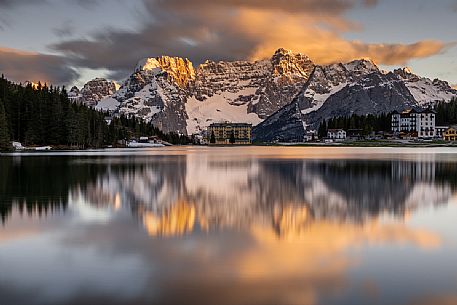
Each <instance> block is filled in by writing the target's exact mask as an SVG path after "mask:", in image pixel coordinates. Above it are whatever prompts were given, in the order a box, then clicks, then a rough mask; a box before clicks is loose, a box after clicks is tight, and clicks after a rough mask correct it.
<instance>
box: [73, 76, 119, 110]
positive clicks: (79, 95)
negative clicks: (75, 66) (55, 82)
mask: <svg viewBox="0 0 457 305" xmlns="http://www.w3.org/2000/svg"><path fill="white" fill-rule="evenodd" d="M118 89H119V85H118V84H117V83H116V82H114V81H108V80H106V79H104V78H95V79H93V80H91V81H89V82H88V83H86V84H85V85H84V87H83V88H82V89H81V90H79V89H78V88H77V87H73V88H72V89H71V90H70V92H69V94H68V96H69V98H70V99H72V100H73V101H75V102H79V103H84V104H86V105H87V106H90V107H95V106H97V104H98V103H99V102H100V101H101V100H103V99H105V98H107V97H109V96H111V95H113V94H114V93H115V92H116V91H117V90H118Z"/></svg>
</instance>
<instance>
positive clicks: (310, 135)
mask: <svg viewBox="0 0 457 305" xmlns="http://www.w3.org/2000/svg"><path fill="white" fill-rule="evenodd" d="M318 138H319V136H318V135H317V131H315V130H311V131H307V132H306V133H305V137H304V139H303V141H304V142H313V141H315V140H317V139H318Z"/></svg>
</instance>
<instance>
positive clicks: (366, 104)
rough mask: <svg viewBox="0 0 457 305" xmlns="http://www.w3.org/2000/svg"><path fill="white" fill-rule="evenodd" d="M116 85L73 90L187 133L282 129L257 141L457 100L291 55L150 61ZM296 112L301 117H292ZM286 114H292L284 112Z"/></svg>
mask: <svg viewBox="0 0 457 305" xmlns="http://www.w3.org/2000/svg"><path fill="white" fill-rule="evenodd" d="M113 86H114V85H113V84H111V83H110V82H108V81H106V80H103V79H96V80H93V81H91V82H89V83H88V84H86V86H84V88H83V89H81V91H80V92H77V91H76V90H75V91H74V92H72V93H71V98H73V99H74V100H77V101H83V102H85V103H86V104H88V105H94V104H97V107H98V108H99V109H104V110H112V111H114V112H116V113H120V114H126V115H134V116H138V117H140V118H143V119H145V120H148V121H152V122H153V123H154V124H155V125H157V126H158V127H159V128H161V129H163V130H164V131H166V132H180V133H183V134H192V133H196V132H200V131H202V130H205V129H206V128H207V126H208V125H209V124H211V123H212V122H220V121H234V122H247V123H252V124H253V125H259V124H260V123H261V122H264V121H265V120H270V121H275V124H272V123H271V122H268V121H265V124H262V125H259V128H257V129H256V130H257V131H258V132H256V135H257V136H259V135H260V134H261V133H263V132H266V130H265V129H262V128H261V127H262V126H268V130H269V131H268V133H270V132H271V131H272V129H271V128H272V126H276V125H278V124H279V125H284V126H283V127H285V125H288V127H287V128H285V130H288V131H287V132H284V130H279V131H278V135H277V138H281V139H283V138H284V136H285V135H286V134H290V135H291V136H292V132H289V131H291V130H295V131H297V130H298V128H305V129H312V128H314V127H315V126H316V124H318V123H319V121H320V120H322V119H324V118H325V119H326V118H330V117H332V116H340V115H350V114H352V113H358V114H367V113H381V112H388V111H392V110H401V109H404V108H407V107H423V106H425V105H428V104H430V103H435V102H436V101H440V100H449V99H451V98H452V97H453V96H457V90H455V89H452V88H451V86H450V85H449V84H448V83H447V82H444V81H441V80H437V79H435V80H430V79H427V78H422V77H419V76H417V75H415V74H413V73H412V72H411V71H410V70H409V69H407V68H403V69H398V70H395V71H394V72H384V71H381V70H380V69H379V68H378V67H377V66H376V64H375V63H373V62H372V61H370V60H355V61H352V62H349V63H345V64H343V63H340V64H332V65H327V66H318V65H314V64H313V62H312V61H311V60H310V59H309V58H308V57H307V56H305V55H302V54H295V53H292V52H290V51H287V50H284V49H279V50H277V51H276V52H275V54H273V56H272V57H271V58H269V59H265V60H260V61H256V62H248V61H235V62H224V61H220V62H214V61H206V62H205V63H203V64H201V65H200V66H198V67H197V68H194V67H193V65H192V63H191V62H190V61H189V60H187V59H183V58H177V57H168V56H162V57H157V58H147V59H143V60H141V61H140V62H139V63H138V65H137V66H136V68H135V70H134V72H133V73H132V74H131V75H130V76H129V77H128V78H127V79H126V80H125V81H124V82H123V83H122V85H121V87H120V89H119V90H117V91H116V89H115V87H113ZM291 103H294V105H295V106H290V104H291ZM284 107H285V108H284ZM283 108H284V109H283ZM292 109H293V111H295V110H297V109H298V110H299V113H300V114H298V113H296V114H294V115H293V116H292V117H288V116H287V115H286V114H291V113H290V111H292ZM281 110H283V112H284V115H282V114H278V113H277V112H278V111H281ZM273 114H274V116H273V117H271V118H269V117H270V116H271V115H273ZM278 117H279V118H278ZM281 118H282V119H281ZM283 119H284V120H285V121H282V120H283ZM281 122H282V123H281ZM292 122H294V124H297V125H296V126H295V127H294V128H291V127H292V125H290V124H291V123H292ZM299 126H301V127H299ZM300 132H301V131H300ZM303 132H305V130H303Z"/></svg>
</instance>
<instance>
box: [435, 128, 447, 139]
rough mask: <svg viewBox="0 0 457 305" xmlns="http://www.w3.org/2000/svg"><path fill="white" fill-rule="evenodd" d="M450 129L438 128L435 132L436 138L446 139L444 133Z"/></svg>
mask: <svg viewBox="0 0 457 305" xmlns="http://www.w3.org/2000/svg"><path fill="white" fill-rule="evenodd" d="M448 129H449V126H436V127H435V130H436V133H435V137H437V138H440V139H444V133H445V132H446V131H447V130H448Z"/></svg>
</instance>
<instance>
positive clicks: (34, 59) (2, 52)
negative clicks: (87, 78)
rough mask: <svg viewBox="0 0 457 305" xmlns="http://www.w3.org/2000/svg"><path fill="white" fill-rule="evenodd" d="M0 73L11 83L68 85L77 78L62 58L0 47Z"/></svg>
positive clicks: (75, 73)
mask: <svg viewBox="0 0 457 305" xmlns="http://www.w3.org/2000/svg"><path fill="white" fill-rule="evenodd" d="M0 73H3V74H4V75H5V76H6V77H7V78H9V79H11V80H13V81H18V82H25V81H35V82H36V81H41V82H47V83H52V84H56V85H62V84H68V83H70V82H72V81H74V80H75V79H77V77H78V73H77V72H76V71H75V70H74V69H73V68H71V67H70V66H69V65H68V62H67V61H66V59H65V58H64V57H62V56H57V55H46V54H40V53H35V52H26V51H21V50H15V49H9V48H2V47H0Z"/></svg>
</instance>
